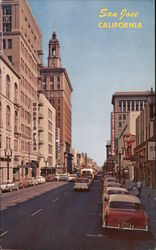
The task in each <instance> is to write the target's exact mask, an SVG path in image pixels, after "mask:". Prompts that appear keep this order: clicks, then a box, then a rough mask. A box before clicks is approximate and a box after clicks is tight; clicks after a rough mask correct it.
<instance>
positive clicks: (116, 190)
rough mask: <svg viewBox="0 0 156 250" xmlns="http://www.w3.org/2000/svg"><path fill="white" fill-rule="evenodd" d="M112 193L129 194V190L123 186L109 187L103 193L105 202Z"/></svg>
mask: <svg viewBox="0 0 156 250" xmlns="http://www.w3.org/2000/svg"><path fill="white" fill-rule="evenodd" d="M111 194H128V190H127V189H126V188H122V187H107V188H106V189H105V192H104V193H103V199H102V200H103V202H104V201H107V200H109V197H110V195H111Z"/></svg>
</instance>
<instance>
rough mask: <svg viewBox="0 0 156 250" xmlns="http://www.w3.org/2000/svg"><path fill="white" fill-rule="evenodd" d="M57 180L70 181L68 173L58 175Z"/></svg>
mask: <svg viewBox="0 0 156 250" xmlns="http://www.w3.org/2000/svg"><path fill="white" fill-rule="evenodd" d="M55 179H56V180H57V181H68V173H65V174H57V175H56V176H55Z"/></svg>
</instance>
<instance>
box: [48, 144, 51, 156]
mask: <svg viewBox="0 0 156 250" xmlns="http://www.w3.org/2000/svg"><path fill="white" fill-rule="evenodd" d="M48 153H49V154H52V145H50V144H49V145H48Z"/></svg>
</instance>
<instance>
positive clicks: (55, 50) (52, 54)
mask: <svg viewBox="0 0 156 250" xmlns="http://www.w3.org/2000/svg"><path fill="white" fill-rule="evenodd" d="M48 67H49V68H61V58H60V45H59V41H58V40H57V38H56V32H55V28H54V30H53V34H52V39H51V40H50V41H49V56H48Z"/></svg>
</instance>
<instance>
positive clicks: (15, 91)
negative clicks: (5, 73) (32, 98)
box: [14, 82, 18, 103]
mask: <svg viewBox="0 0 156 250" xmlns="http://www.w3.org/2000/svg"><path fill="white" fill-rule="evenodd" d="M17 100H18V87H17V83H16V82H15V85H14V102H15V103H17Z"/></svg>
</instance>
